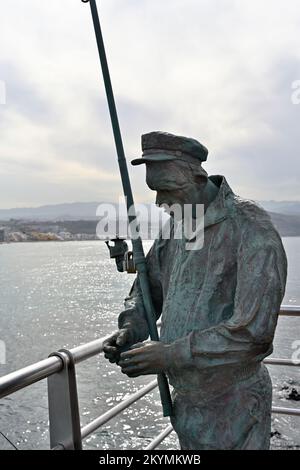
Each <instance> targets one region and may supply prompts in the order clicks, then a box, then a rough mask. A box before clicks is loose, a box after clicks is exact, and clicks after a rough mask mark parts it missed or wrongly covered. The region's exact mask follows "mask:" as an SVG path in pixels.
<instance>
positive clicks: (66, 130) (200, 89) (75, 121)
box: [0, 0, 300, 208]
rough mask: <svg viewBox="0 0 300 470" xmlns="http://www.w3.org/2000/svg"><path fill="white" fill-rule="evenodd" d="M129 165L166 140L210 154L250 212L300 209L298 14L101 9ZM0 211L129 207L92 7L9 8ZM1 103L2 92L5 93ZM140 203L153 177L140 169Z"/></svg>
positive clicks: (207, 3)
mask: <svg viewBox="0 0 300 470" xmlns="http://www.w3.org/2000/svg"><path fill="white" fill-rule="evenodd" d="M98 6H99V13H100V16H101V21H102V27H103V33H104V36H105V41H106V46H107V54H108V59H109V64H110V69H111V75H112V80H113V86H114V90H115V95H116V101H117V106H118V111H119V118H120V123H121V128H122V132H123V138H124V146H125V150H126V154H127V157H128V159H129V160H130V159H131V158H133V157H136V156H139V154H140V136H141V134H143V133H146V132H149V131H152V130H163V131H168V132H173V133H177V134H181V135H187V136H191V137H194V138H196V139H198V140H200V141H201V142H203V143H204V144H205V145H206V146H207V147H208V148H209V150H210V155H209V160H208V163H207V164H206V166H205V168H206V169H207V170H208V172H209V173H211V174H224V175H225V176H226V177H227V179H228V182H229V184H230V185H231V187H232V188H233V189H234V191H235V192H236V193H238V194H239V195H241V196H244V197H247V198H251V199H259V200H266V199H275V200H297V199H300V185H299V169H300V159H299V130H300V105H298V106H297V105H294V104H292V101H291V95H292V83H293V82H294V81H296V80H300V34H299V25H300V8H299V0H263V1H262V0H242V1H241V0H163V1H162V0H101V1H98ZM0 18H1V19H0V81H2V85H1V86H2V87H3V82H4V83H5V86H6V104H5V105H4V104H0V195H1V198H0V207H1V208H9V207H22V206H38V205H42V204H49V203H50V204H52V203H60V202H75V201H101V200H106V201H109V200H116V201H117V200H118V196H119V195H120V194H121V185H120V181H119V174H118V166H117V163H116V157H115V150H114V145H113V138H112V131H111V127H110V121H109V115H108V111H107V105H106V99H105V95H104V88H103V83H102V77H101V75H100V67H99V61H98V56H97V50H96V44H95V37H94V32H93V28H92V22H91V17H90V8H89V5H88V4H83V3H82V2H81V1H80V0H64V1H62V0H51V1H48V2H46V1H41V0H9V2H5V1H3V2H1V17H0ZM0 91H1V87H0ZM129 170H130V175H131V177H132V183H133V188H134V192H135V195H136V199H137V200H138V201H151V200H153V198H154V194H153V193H151V191H150V190H148V189H147V187H146V185H145V182H144V177H145V173H144V172H145V169H144V168H141V167H138V168H135V167H132V166H131V165H129Z"/></svg>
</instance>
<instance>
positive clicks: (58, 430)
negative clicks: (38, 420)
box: [47, 349, 82, 450]
mask: <svg viewBox="0 0 300 470" xmlns="http://www.w3.org/2000/svg"><path fill="white" fill-rule="evenodd" d="M50 356H56V357H59V358H60V359H61V361H62V362H63V368H62V370H61V371H60V372H57V373H56V374H53V375H51V376H50V377H48V379H47V380H48V403H49V423H50V447H51V449H61V450H81V449H82V441H81V429H80V416H79V405H78V395H77V384H76V374H75V363H74V358H73V355H72V353H71V352H70V351H68V350H66V349H61V350H60V351H58V352H55V353H52V354H50Z"/></svg>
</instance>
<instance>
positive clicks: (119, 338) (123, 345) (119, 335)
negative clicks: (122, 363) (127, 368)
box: [103, 328, 134, 364]
mask: <svg viewBox="0 0 300 470" xmlns="http://www.w3.org/2000/svg"><path fill="white" fill-rule="evenodd" d="M133 342H134V332H133V331H132V330H131V329H130V328H122V329H121V330H119V331H117V332H116V333H114V334H113V335H112V336H110V337H109V338H107V339H106V340H105V341H104V343H103V351H104V357H105V358H106V359H108V360H109V362H112V363H114V362H116V363H117V364H118V362H119V359H120V354H121V352H122V351H124V349H129V348H130V346H131V345H132V344H133Z"/></svg>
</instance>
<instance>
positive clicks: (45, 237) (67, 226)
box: [0, 212, 300, 243]
mask: <svg viewBox="0 0 300 470" xmlns="http://www.w3.org/2000/svg"><path fill="white" fill-rule="evenodd" d="M269 214H270V216H271V219H272V222H273V224H274V226H275V227H276V229H277V230H278V232H279V233H280V235H281V237H300V215H287V214H277V213H272V212H271V213H269ZM98 222H99V220H96V218H94V219H93V220H57V221H51V220H50V221H39V220H38V221H30V220H26V219H25V220H24V219H19V220H16V219H10V220H8V221H6V220H3V221H1V220H0V243H26V242H27V243H28V242H47V241H55V242H64V241H88V240H99V241H101V238H99V237H98V236H97V234H96V228H97V224H98ZM157 232H158V226H157V227H156V226H155V227H154V226H151V227H150V225H149V226H148V232H147V233H142V234H141V235H142V238H144V239H153V238H154V237H153V234H156V233H157ZM149 234H152V236H149ZM102 240H104V238H102Z"/></svg>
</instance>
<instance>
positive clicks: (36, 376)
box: [0, 305, 300, 399]
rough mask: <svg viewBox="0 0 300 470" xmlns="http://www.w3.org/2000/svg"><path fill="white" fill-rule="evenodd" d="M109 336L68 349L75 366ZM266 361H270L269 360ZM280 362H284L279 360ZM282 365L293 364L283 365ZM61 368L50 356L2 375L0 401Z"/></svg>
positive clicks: (293, 311)
mask: <svg viewBox="0 0 300 470" xmlns="http://www.w3.org/2000/svg"><path fill="white" fill-rule="evenodd" d="M280 315H281V316H294V317H298V316H300V306H290V305H283V306H282V307H281V309H280ZM111 334H112V333H110V334H109V335H106V336H104V337H102V338H99V339H96V340H94V341H90V342H89V343H85V344H82V345H80V346H76V347H75V348H73V349H70V353H71V354H72V356H73V358H74V362H75V364H78V363H80V362H82V361H85V360H87V359H90V358H91V357H93V356H96V355H97V354H100V353H101V352H103V342H104V341H105V340H106V339H107V338H109V336H111ZM268 361H270V359H269V360H268ZM278 361H279V360H278ZM281 361H285V360H284V359H281ZM277 365H280V364H277ZM283 365H293V364H286V363H285V364H283ZM62 368H63V363H62V361H61V360H60V359H59V358H58V357H55V356H52V357H49V358H47V359H43V360H41V361H39V362H36V363H34V364H31V365H29V366H26V367H23V368H22V369H18V370H16V371H14V372H11V373H9V374H7V375H4V376H2V377H0V399H1V398H4V397H6V396H8V395H11V394H12V393H15V392H17V391H18V390H22V389H23V388H25V387H28V386H29V385H32V384H34V383H36V382H39V381H40V380H43V379H46V378H47V377H49V376H50V375H52V374H55V373H57V372H60V371H61V369H62Z"/></svg>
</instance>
